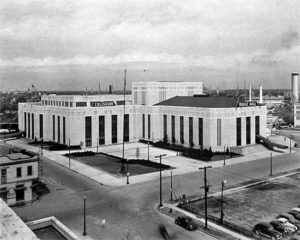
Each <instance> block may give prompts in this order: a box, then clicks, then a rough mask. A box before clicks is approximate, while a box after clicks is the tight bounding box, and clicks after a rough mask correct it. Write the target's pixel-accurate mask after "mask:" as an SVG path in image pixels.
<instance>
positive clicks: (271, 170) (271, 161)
mask: <svg viewBox="0 0 300 240" xmlns="http://www.w3.org/2000/svg"><path fill="white" fill-rule="evenodd" d="M272 175H273V159H272V153H271V154H270V176H272Z"/></svg>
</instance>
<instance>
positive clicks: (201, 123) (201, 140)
mask: <svg viewBox="0 0 300 240" xmlns="http://www.w3.org/2000/svg"><path fill="white" fill-rule="evenodd" d="M198 123H199V146H200V147H201V148H203V118H199V119H198Z"/></svg>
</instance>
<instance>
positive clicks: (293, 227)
mask: <svg viewBox="0 0 300 240" xmlns="http://www.w3.org/2000/svg"><path fill="white" fill-rule="evenodd" d="M276 220H278V221H279V222H281V223H282V224H283V225H284V226H287V227H290V228H292V229H293V230H294V232H297V230H298V227H297V226H296V225H294V224H292V223H290V222H289V221H288V220H287V219H285V218H277V219H276Z"/></svg>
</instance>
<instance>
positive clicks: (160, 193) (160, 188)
mask: <svg viewBox="0 0 300 240" xmlns="http://www.w3.org/2000/svg"><path fill="white" fill-rule="evenodd" d="M166 155H167V154H160V155H159V156H155V158H159V207H160V208H161V207H162V206H163V204H162V187H161V157H164V156H166Z"/></svg>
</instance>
